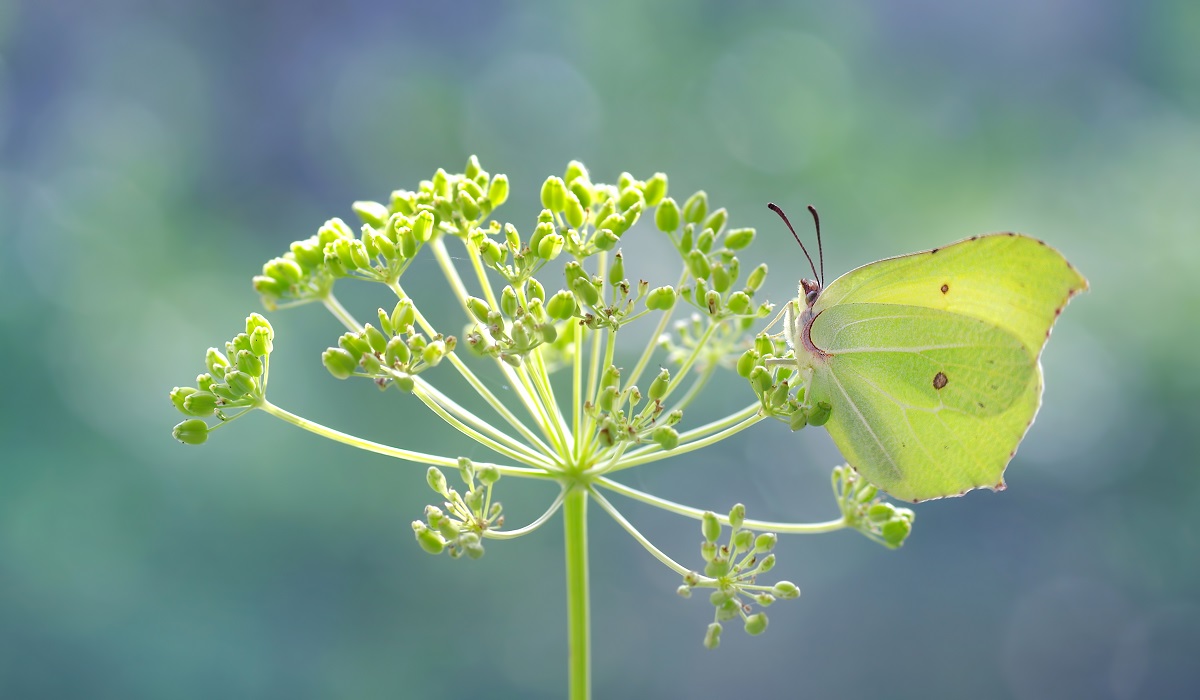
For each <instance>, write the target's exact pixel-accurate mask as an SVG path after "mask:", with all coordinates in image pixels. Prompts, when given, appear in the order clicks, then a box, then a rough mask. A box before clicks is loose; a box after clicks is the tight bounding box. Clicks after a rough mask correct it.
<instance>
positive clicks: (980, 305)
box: [768, 204, 1087, 502]
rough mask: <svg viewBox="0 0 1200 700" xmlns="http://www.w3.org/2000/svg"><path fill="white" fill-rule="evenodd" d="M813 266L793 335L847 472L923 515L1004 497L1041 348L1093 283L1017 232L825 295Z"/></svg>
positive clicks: (915, 258)
mask: <svg viewBox="0 0 1200 700" xmlns="http://www.w3.org/2000/svg"><path fill="white" fill-rule="evenodd" d="M768 206H769V207H770V208H771V209H772V210H773V211H774V212H775V213H777V214H779V216H780V217H781V218H782V219H783V221H784V223H786V224H787V227H788V229H789V230H791V231H792V235H793V236H796V231H795V229H793V228H792V224H791V222H789V221H788V220H787V216H786V215H785V214H784V213H783V210H781V209H780V208H779V207H777V206H775V205H774V204H769V205H768ZM809 211H810V212H811V213H812V215H813V219H814V221H816V222H817V245H818V247H819V246H820V240H821V239H820V236H821V229H820V222H819V220H817V217H816V210H814V209H812V207H809ZM796 241H797V242H798V243H799V242H800V238H799V237H798V236H797V237H796ZM800 247H801V249H804V244H803V243H800ZM804 255H805V256H806V257H808V261H809V265H810V266H811V267H812V270H813V279H802V280H801V281H800V298H799V299H797V300H795V301H793V302H791V304H789V307H790V308H789V313H788V317H787V320H786V321H785V324H786V332H787V336H788V338H789V340H790V342H791V345H792V348H793V349H794V351H795V356H796V364H797V365H798V367H799V369H800V372H801V375H802V377H803V378H804V380H805V382H806V390H805V398H804V402H805V404H806V405H807V406H809V407H810V408H811V407H815V406H817V405H818V404H819V403H822V402H824V403H827V404H828V406H830V407H831V412H830V414H829V419H828V422H827V423H826V425H825V427H826V429H827V430H828V431H829V434H830V435H831V436H832V437H833V441H834V443H835V444H836V445H837V447H838V449H839V450H841V452H842V455H843V456H844V457H845V458H846V460H847V461H848V462H849V463H850V465H851V466H852V467H854V468H855V469H857V470H858V471H859V472H860V473H861V474H862V475H863V477H865V478H866V479H867V480H868V481H870V482H871V483H873V484H875V485H876V486H878V487H879V488H881V489H883V490H884V491H887V492H888V493H890V494H891V495H893V496H895V497H897V498H902V499H905V500H908V501H914V502H915V501H923V500H926V499H930V498H941V497H943V496H955V495H961V494H963V493H966V492H967V491H970V490H971V489H975V488H979V487H988V488H991V489H994V490H1001V489H1003V488H1004V469H1005V467H1006V466H1008V462H1009V460H1011V459H1012V456H1013V454H1014V453H1015V452H1016V450H1017V445H1018V444H1020V442H1021V439H1022V438H1023V437H1024V436H1025V432H1026V430H1028V428H1029V426H1030V425H1031V424H1032V423H1033V417H1034V416H1035V415H1036V414H1037V411H1038V407H1039V406H1040V405H1041V401H1042V367H1041V362H1040V361H1039V357H1040V355H1041V352H1042V347H1043V346H1045V344H1046V340H1047V339H1048V338H1049V337H1050V328H1051V327H1052V326H1053V325H1054V321H1055V320H1056V319H1057V318H1058V315H1059V314H1060V313H1061V312H1062V310H1063V307H1065V306H1066V304H1067V302H1068V301H1070V299H1071V297H1072V296H1074V295H1075V294H1076V293H1078V292H1081V291H1083V290H1085V289H1087V280H1085V279H1084V278H1083V276H1082V275H1080V274H1079V273H1078V272H1076V270H1075V268H1073V267H1072V266H1071V264H1070V263H1069V262H1067V260H1066V259H1065V258H1064V257H1063V256H1062V255H1061V254H1060V253H1059V252H1058V251H1056V250H1054V249H1053V248H1051V247H1050V246H1048V245H1046V244H1045V243H1042V242H1041V241H1039V240H1036V239H1034V238H1029V237H1028V236H1023V235H1020V234H1016V233H997V234H991V235H986V236H975V237H973V238H968V239H966V240H963V241H959V242H957V243H952V244H950V245H947V246H944V247H941V248H934V249H933V250H927V251H924V252H921V253H912V254H910V255H902V256H900V257H896V258H888V259H886V260H880V261H879V262H873V263H871V264H869V265H864V266H863V267H860V268H858V269H856V270H852V271H850V272H848V273H846V274H844V275H842V276H841V277H839V278H837V279H836V280H834V281H833V282H832V283H831V284H830V285H829V286H828V287H826V286H825V285H824V255H823V254H822V255H821V274H818V273H817V267H816V265H814V264H813V262H812V256H810V255H808V251H807V250H804Z"/></svg>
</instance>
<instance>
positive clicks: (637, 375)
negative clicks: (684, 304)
mask: <svg viewBox="0 0 1200 700" xmlns="http://www.w3.org/2000/svg"><path fill="white" fill-rule="evenodd" d="M685 279H687V273H686V272H685V273H683V275H681V276H680V277H679V283H678V284H676V285H675V286H676V287H678V286H679V285H681V284H683V282H684V280H685ZM673 313H675V307H674V306H673V307H671V308H669V309H667V310H666V311H664V312H663V313H662V318H660V319H659V320H658V325H657V326H655V327H654V332H653V333H651V334H650V341H649V342H648V343H646V348H645V349H644V350H642V356H641V357H639V358H638V361H637V364H636V365H634V366H633V371H632V372H630V373H629V383H630V384H636V383H637V381H638V380H639V379H641V378H642V372H644V371H646V365H648V364H649V363H650V358H651V357H653V356H654V350H655V349H656V348H657V347H658V339H659V338H660V337H662V334H663V331H665V330H666V329H667V324H668V323H670V321H671V314H673Z"/></svg>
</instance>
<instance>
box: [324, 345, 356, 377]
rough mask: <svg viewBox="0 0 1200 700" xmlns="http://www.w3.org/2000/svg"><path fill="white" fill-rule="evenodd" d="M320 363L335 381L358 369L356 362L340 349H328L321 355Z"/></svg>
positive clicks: (351, 356)
mask: <svg viewBox="0 0 1200 700" xmlns="http://www.w3.org/2000/svg"><path fill="white" fill-rule="evenodd" d="M321 362H322V364H324V365H325V369H327V370H329V373H330V374H332V375H333V376H334V377H335V378H337V379H345V378H346V377H349V376H350V375H352V374H354V370H356V369H358V360H356V359H355V358H354V356H353V355H351V354H350V353H348V352H346V351H345V350H344V349H342V348H329V349H328V350H326V351H325V352H323V353H321Z"/></svg>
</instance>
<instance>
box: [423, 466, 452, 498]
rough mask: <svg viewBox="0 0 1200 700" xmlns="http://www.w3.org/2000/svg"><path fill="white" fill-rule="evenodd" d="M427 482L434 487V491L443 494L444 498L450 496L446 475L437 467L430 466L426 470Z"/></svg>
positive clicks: (430, 486)
mask: <svg viewBox="0 0 1200 700" xmlns="http://www.w3.org/2000/svg"><path fill="white" fill-rule="evenodd" d="M425 483H427V484H429V488H431V489H433V491H434V493H437V494H439V495H441V496H442V497H443V498H448V497H449V496H450V494H449V493H447V492H446V475H445V474H443V473H442V470H441V469H438V468H437V467H430V468H429V470H428V471H426V472H425Z"/></svg>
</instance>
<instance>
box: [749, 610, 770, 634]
mask: <svg viewBox="0 0 1200 700" xmlns="http://www.w3.org/2000/svg"><path fill="white" fill-rule="evenodd" d="M766 629H767V615H766V613H754V614H753V615H747V616H746V634H748V635H750V636H757V635H760V634H762V633H763V632H765V631H766Z"/></svg>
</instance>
